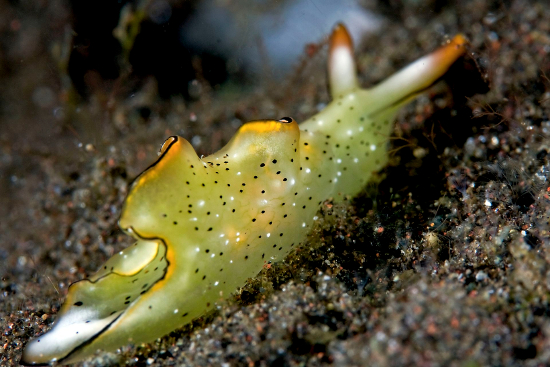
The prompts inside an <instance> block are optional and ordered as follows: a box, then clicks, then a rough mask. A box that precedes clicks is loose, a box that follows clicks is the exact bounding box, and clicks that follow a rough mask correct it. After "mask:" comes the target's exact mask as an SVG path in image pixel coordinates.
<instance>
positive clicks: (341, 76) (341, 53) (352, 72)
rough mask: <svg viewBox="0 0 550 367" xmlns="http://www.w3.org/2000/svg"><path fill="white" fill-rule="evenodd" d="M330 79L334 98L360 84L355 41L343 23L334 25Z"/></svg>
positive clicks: (330, 57) (330, 47)
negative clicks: (354, 47)
mask: <svg viewBox="0 0 550 367" xmlns="http://www.w3.org/2000/svg"><path fill="white" fill-rule="evenodd" d="M328 81H329V89H330V94H331V95H332V98H334V99H335V98H337V97H338V96H341V95H344V94H347V93H348V92H350V91H351V90H353V89H355V88H357V87H358V86H359V83H358V81H357V67H356V65H355V59H354V56H353V41H352V40H351V36H350V34H349V32H348V30H347V29H346V27H345V26H344V25H343V24H342V23H339V24H337V25H336V26H335V27H334V29H333V31H332V34H331V36H330V41H329V60H328Z"/></svg>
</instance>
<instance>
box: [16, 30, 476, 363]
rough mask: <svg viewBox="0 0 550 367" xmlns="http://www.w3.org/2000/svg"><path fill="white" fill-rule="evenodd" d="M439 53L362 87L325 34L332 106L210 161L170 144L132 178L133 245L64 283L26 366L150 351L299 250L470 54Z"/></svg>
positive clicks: (272, 124) (338, 41) (458, 47)
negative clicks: (329, 206) (129, 349)
mask: <svg viewBox="0 0 550 367" xmlns="http://www.w3.org/2000/svg"><path fill="white" fill-rule="evenodd" d="M464 44H465V40H464V38H463V37H462V36H460V35H459V36H456V37H455V38H453V39H452V40H451V41H449V42H448V43H447V44H446V45H445V46H443V47H441V48H440V49H438V50H436V51H435V52H433V53H432V54H430V55H427V56H425V57H423V58H421V59H419V60H418V61H416V62H414V63H412V64H411V65H409V66H407V67H406V68H404V69H403V70H401V71H399V72H398V73H397V74H395V75H393V76H392V77H390V78H388V79H386V80H385V81H383V82H382V83H380V84H378V85H377V86H375V87H373V88H371V89H362V88H360V87H359V85H358V81H357V75H356V66H355V61H354V57H353V47H352V42H351V38H350V36H349V34H348V32H347V30H346V29H345V27H344V26H343V25H337V26H336V27H335V29H334V31H333V33H332V35H331V38H330V46H329V63H328V78H329V85H330V92H331V95H332V98H333V101H332V102H331V103H330V104H328V105H327V106H326V107H325V108H324V109H323V110H322V111H321V112H319V113H318V114H316V115H315V116H313V117H311V118H310V119H309V120H307V121H305V122H303V123H302V124H300V125H298V124H297V123H296V121H294V120H293V119H292V118H288V117H285V118H282V119H280V120H260V121H253V122H249V123H246V124H244V125H243V126H242V127H241V128H240V129H239V130H238V131H237V133H236V134H235V136H234V137H233V138H232V139H231V141H230V142H229V143H228V144H227V145H226V146H225V147H224V148H223V149H221V150H220V151H219V152H216V153H214V154H212V155H210V156H207V157H204V158H201V157H198V156H197V154H196V152H195V150H194V149H193V147H192V146H191V145H190V144H189V143H188V142H187V141H186V140H185V139H183V138H181V137H177V136H173V137H170V138H168V139H167V140H166V141H165V143H164V145H163V146H162V148H161V154H160V157H159V158H158V160H157V161H156V162H155V163H154V164H153V165H151V166H150V167H149V168H148V169H147V170H145V171H144V172H143V173H142V174H141V175H139V176H138V177H137V178H136V180H135V181H134V182H133V184H132V186H131V189H130V191H129V194H128V197H127V198H126V201H125V203H124V207H123V210H122V215H121V218H120V221H119V225H120V227H121V228H122V229H123V230H124V231H126V232H127V233H128V234H129V235H131V236H132V237H134V238H135V239H136V241H137V242H136V243H135V244H134V245H132V246H130V247H129V248H127V249H125V250H123V251H121V252H120V253H118V254H116V255H115V256H113V257H112V258H111V259H109V260H108V261H107V262H106V264H105V265H104V266H103V267H102V268H101V269H100V270H99V271H98V272H97V273H96V274H95V275H93V276H91V277H89V278H87V279H84V280H82V281H79V282H76V283H74V284H72V285H71V286H70V288H69V291H68V294H67V297H66V299H65V303H64V304H63V306H62V307H61V310H60V312H59V315H58V316H57V321H56V322H55V324H54V326H53V328H52V329H51V330H50V331H49V332H47V333H46V334H44V335H42V336H40V337H38V338H36V339H34V340H33V341H31V342H30V343H29V344H28V345H27V346H26V348H25V350H24V352H23V356H22V359H21V363H23V364H29V365H37V364H47V363H51V362H54V361H61V362H63V363H72V362H75V361H79V360H82V359H83V358H85V357H87V356H90V355H91V354H93V353H94V352H95V351H96V350H98V349H103V350H106V351H112V350H114V349H116V348H118V347H120V346H122V345H124V344H127V343H135V344H137V343H142V342H150V341H152V340H154V339H156V338H158V337H161V336H163V335H165V334H167V333H169V332H171V331H172V330H174V329H176V328H178V327H180V326H182V325H184V324H186V323H189V322H190V321H191V320H193V319H194V318H197V317H199V316H201V315H203V314H204V313H205V312H207V311H209V310H211V309H212V308H213V307H214V306H215V304H216V303H218V302H220V301H221V300H223V299H224V298H226V297H227V296H229V295H230V293H231V292H234V291H235V290H236V289H237V288H238V287H241V286H243V285H244V283H245V281H246V279H247V278H249V277H253V276H255V275H256V274H258V272H259V271H260V270H261V269H262V266H263V265H264V264H265V263H266V262H268V261H272V260H274V259H277V260H281V259H283V258H284V257H285V256H286V255H287V254H288V253H289V252H290V251H291V250H292V249H293V248H295V247H296V246H298V245H299V244H300V242H302V241H303V240H304V239H305V237H306V235H307V233H308V231H309V228H311V226H312V224H313V223H314V219H313V218H314V216H315V214H316V212H317V210H318V208H319V205H320V204H321V202H322V201H323V200H325V199H327V198H333V200H334V201H339V200H341V199H343V198H344V197H345V196H354V195H356V194H357V193H358V192H359V191H360V190H361V189H362V188H363V187H364V185H365V184H366V183H367V182H368V181H369V180H370V179H371V178H372V177H371V176H372V175H373V174H374V173H376V172H377V171H379V170H380V169H381V168H382V167H384V165H385V164H386V162H387V151H386V145H387V142H388V137H389V136H390V135H391V132H392V129H393V127H392V125H393V119H394V116H395V114H396V112H397V111H398V110H399V108H400V107H402V106H403V105H404V104H406V103H408V102H409V101H411V100H412V99H413V98H414V97H415V96H417V95H418V94H419V93H421V92H422V91H424V90H425V89H426V88H428V87H429V86H431V85H432V84H433V83H435V82H436V81H437V80H438V79H439V78H440V77H441V76H442V75H443V74H444V73H445V72H446V71H447V70H448V69H449V67H450V66H451V64H453V63H454V62H455V61H456V60H457V59H458V58H459V57H460V56H462V55H463V54H464V52H465V48H464Z"/></svg>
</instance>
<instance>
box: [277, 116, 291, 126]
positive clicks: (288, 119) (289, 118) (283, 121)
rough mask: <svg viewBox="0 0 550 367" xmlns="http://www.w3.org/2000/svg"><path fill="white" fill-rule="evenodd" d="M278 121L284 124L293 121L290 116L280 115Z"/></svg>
mask: <svg viewBox="0 0 550 367" xmlns="http://www.w3.org/2000/svg"><path fill="white" fill-rule="evenodd" d="M278 121H279V122H282V123H284V124H290V123H291V122H292V121H294V120H293V119H292V117H282V118H281V119H280V120H278Z"/></svg>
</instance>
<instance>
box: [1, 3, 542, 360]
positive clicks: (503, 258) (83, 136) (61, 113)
mask: <svg viewBox="0 0 550 367" xmlns="http://www.w3.org/2000/svg"><path fill="white" fill-rule="evenodd" d="M367 3H369V2H367ZM395 3H398V2H395ZM411 3H414V4H409V2H406V3H405V4H402V5H400V6H398V7H397V8H391V7H389V6H386V5H373V4H371V7H372V8H373V9H374V10H376V11H383V12H384V14H385V15H386V16H388V21H387V23H386V24H385V26H384V27H383V29H382V30H381V31H380V32H379V33H378V34H376V36H372V37H367V38H365V39H364V40H362V41H361V42H357V43H358V44H359V46H358V52H357V56H358V63H359V69H360V76H361V80H362V83H363V85H365V86H368V85H372V84H373V83H375V82H377V81H380V80H381V79H383V78H384V77H386V76H389V75H390V74H392V73H393V72H394V71H396V70H397V69H398V68H400V67H401V66H404V65H405V64H406V63H408V62H410V61H413V60H414V59H416V58H418V57H420V56H422V55H424V54H426V53H428V52H430V51H432V50H434V49H435V48H436V47H437V46H438V45H439V44H440V43H441V42H442V41H443V40H444V36H445V35H453V34H455V33H457V32H463V33H464V34H465V35H466V36H467V38H469V40H470V41H471V43H472V44H471V50H470V53H473V54H474V60H475V61H476V62H477V64H478V66H479V68H480V69H481V70H483V73H484V74H486V75H487V76H488V77H489V79H490V92H489V93H487V94H478V95H476V96H473V97H471V98H468V99H467V98H465V97H464V96H465V94H469V95H471V94H473V93H476V92H481V91H482V89H483V88H482V87H480V85H479V81H477V82H476V80H475V77H474V76H471V75H472V74H467V75H468V77H465V76H464V75H466V74H458V76H457V75H455V76H454V78H451V79H453V80H450V82H449V83H450V85H451V86H452V89H451V90H452V92H451V91H449V89H447V88H445V87H444V86H442V85H439V86H438V87H436V88H434V89H432V90H431V91H430V92H429V93H427V94H425V95H423V96H421V97H420V98H419V99H418V100H417V101H416V102H414V103H412V104H411V105H410V106H409V107H407V108H406V109H405V110H404V111H403V112H402V113H401V114H400V115H399V117H398V119H397V127H396V130H395V134H394V135H395V137H399V139H392V142H391V148H390V149H392V159H391V163H390V165H389V166H388V168H387V169H385V170H384V172H383V173H384V175H385V179H384V180H383V181H382V182H381V183H380V184H379V185H378V186H376V185H369V187H367V188H366V190H365V191H364V193H363V194H361V195H360V196H359V197H358V198H355V199H353V200H350V201H348V202H346V203H345V204H339V205H332V203H331V201H330V200H328V201H326V202H325V203H324V205H323V206H322V208H321V210H320V214H319V217H320V220H319V224H318V225H317V226H316V227H315V229H314V230H313V232H312V233H311V234H310V236H309V238H308V243H306V244H304V245H303V246H302V247H301V248H299V249H298V250H297V251H296V252H295V253H293V254H292V255H290V256H289V257H288V258H287V259H286V260H285V261H284V262H282V263H276V264H273V266H271V268H269V269H265V270H263V271H262V273H261V274H260V275H258V276H257V277H256V278H254V279H251V280H250V281H249V282H248V284H247V285H246V286H245V287H244V288H243V289H242V290H241V291H240V292H238V293H237V295H236V296H235V297H234V298H232V299H231V300H230V301H229V303H228V304H227V305H225V306H223V307H221V308H220V309H219V311H218V312H217V313H214V314H212V315H209V316H207V317H205V318H203V319H201V320H198V321H197V322H196V323H195V325H194V327H191V326H187V327H185V328H183V329H181V330H178V331H175V332H173V333H172V334H170V335H169V336H166V337H164V338H162V339H160V340H158V341H157V342H155V343H152V344H148V345H145V346H138V347H124V348H122V349H121V351H120V353H117V354H104V353H98V354H97V357H96V358H93V359H90V360H87V361H85V362H83V363H81V364H79V365H87V366H92V365H93V366H100V365H106V364H110V365H159V366H160V365H197V366H208V365H214V366H216V365H224V364H225V365H226V366H237V365H238V366H240V365H248V366H252V365H258V366H264V365H276V366H297V365H311V366H314V365H321V364H334V365H337V366H363V365H381V366H384V365H405V364H407V365H421V366H422V365H429V366H481V365H501V366H504V365H507V366H511V365H518V364H522V365H527V366H535V365H544V364H546V363H547V361H548V360H549V359H550V318H549V317H548V316H549V314H550V308H549V304H548V302H549V301H548V297H549V294H550V293H549V292H550V255H549V251H550V241H549V240H548V234H549V231H550V229H549V216H550V189H549V185H548V179H549V176H550V174H549V169H550V164H549V158H548V153H549V152H550V143H549V140H548V139H549V137H550V120H549V109H550V80H549V79H548V78H547V77H546V76H545V75H548V76H550V58H549V53H550V35H549V31H550V6H549V5H547V2H546V1H542V0H541V1H538V2H537V1H509V2H500V1H494V2H491V1H486V0H479V1H467V2H460V3H461V5H457V4H455V3H451V4H443V5H442V3H444V2H438V1H427V2H425V3H423V4H422V6H420V5H419V3H420V2H411ZM369 4H370V3H369ZM0 8H1V9H3V10H2V12H1V14H0V32H1V33H0V37H1V38H0V41H1V43H0V45H1V46H0V108H1V117H0V118H1V120H0V204H1V205H0V264H1V265H0V278H1V280H0V290H1V292H0V299H1V302H0V328H1V330H2V336H1V338H0V354H1V357H0V363H1V364H2V365H17V364H18V362H19V359H20V356H21V351H22V348H23V346H24V345H25V343H26V342H27V341H28V340H29V339H30V338H31V337H34V336H36V335H39V334H41V333H43V332H45V331H46V330H47V329H48V328H49V327H50V326H51V324H52V323H53V322H54V321H55V318H56V312H57V311H58V309H59V307H60V305H61V303H62V300H63V297H64V295H65V293H66V291H67V287H68V285H69V284H70V283H72V282H74V281H76V280H79V279H82V278H83V277H85V276H86V275H88V274H91V273H93V272H94V271H95V270H96V269H98V268H99V266H100V265H101V264H102V263H103V262H104V261H105V260H106V259H107V258H109V257H110V256H111V255H112V254H113V253H114V252H116V251H119V250H120V249H122V248H124V247H125V246H127V245H128V244H130V243H131V240H130V238H128V237H127V236H125V235H124V234H123V233H122V232H121V231H120V230H119V229H118V228H117V225H116V221H117V218H118V215H119V210H120V208H121V203H122V201H123V199H124V197H125V194H126V193H127V188H128V184H129V182H130V181H131V179H132V178H133V177H135V176H136V175H137V174H138V173H139V172H140V171H141V170H143V169H144V168H145V167H147V165H148V164H149V163H150V162H152V161H153V160H154V159H155V158H156V151H157V150H158V148H159V147H160V145H161V143H162V142H163V140H164V138H165V137H167V136H169V135H171V134H179V135H182V136H184V137H185V138H188V139H191V138H192V137H196V136H199V137H200V138H201V143H200V145H198V147H197V150H198V153H199V154H207V153H209V152H212V151H214V150H216V149H218V148H220V147H221V146H222V145H223V144H224V143H226V142H227V141H228V139H229V138H230V137H231V135H232V134H233V133H234V131H235V130H236V128H237V127H238V126H239V124H240V123H242V122H243V121H247V120H251V119H257V118H277V117H281V116H287V115H288V116H293V117H294V118H296V119H297V120H298V121H303V120H304V119H305V118H307V117H308V116H310V115H312V114H313V113H315V112H316V108H317V106H318V105H319V104H320V103H326V102H327V101H328V94H327V91H326V90H325V83H326V80H325V71H324V70H325V59H326V47H323V48H321V49H320V50H319V51H318V52H313V51H314V49H315V47H311V48H310V49H309V51H310V53H309V54H307V55H306V52H304V57H303V62H302V63H301V65H299V66H297V68H296V69H295V72H294V73H293V75H291V76H289V77H288V78H287V79H286V80H285V81H282V82H280V81H275V80H269V79H267V80H265V81H264V83H263V85H262V86H261V87H257V88H254V90H251V91H248V92H242V91H238V90H232V89H230V90H229V91H227V90H225V92H224V93H221V92H214V91H213V89H212V88H210V87H209V86H208V85H203V88H202V92H201V93H200V96H199V99H198V100H197V101H195V102H184V101H183V99H178V98H174V99H171V100H169V101H166V100H164V101H163V100H160V99H159V98H158V97H157V93H156V89H155V86H154V83H152V81H149V82H148V81H145V82H144V81H143V80H142V81H141V82H142V84H136V82H135V80H132V78H127V77H124V76H123V77H121V78H120V80H119V81H118V82H112V81H111V82H108V81H105V80H103V79H102V78H101V76H99V75H96V74H93V73H92V75H89V76H88V79H87V83H89V85H91V86H92V87H91V89H92V93H91V95H90V96H89V97H88V99H86V101H83V100H82V101H79V100H78V98H77V97H76V95H75V93H74V92H73V91H71V89H70V82H69V80H68V76H67V74H66V73H65V72H64V71H63V70H65V68H64V66H63V65H64V62H66V57H64V56H63V55H64V52H67V49H70V43H69V42H68V39H70V30H68V29H67V28H65V25H67V24H70V22H71V19H72V15H71V10H70V8H69V6H68V4H66V3H64V2H63V1H61V0H58V1H55V0H54V1H42V2H33V3H32V4H31V3H17V4H16V3H15V2H8V1H7V0H0ZM67 34H68V36H67ZM64 37H67V38H64ZM474 65H475V64H474ZM474 69H475V68H474ZM474 71H475V70H474ZM473 74H475V73H473ZM130 83H133V84H132V86H127V84H130ZM136 85H137V87H136ZM131 88H137V91H136V93H135V95H134V96H133V98H126V97H127V96H128V95H129V94H130V93H129V90H130V89H131ZM37 90H38V91H37ZM33 96H34V97H33ZM37 101H38V102H39V103H37ZM473 117H475V118H473ZM197 141H198V138H195V139H194V142H195V143H197ZM80 143H81V145H79V144H80Z"/></svg>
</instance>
